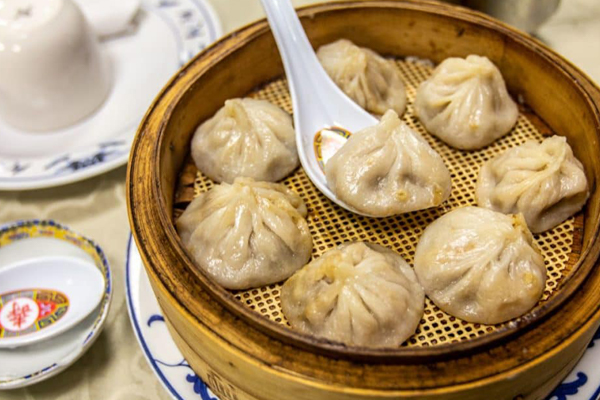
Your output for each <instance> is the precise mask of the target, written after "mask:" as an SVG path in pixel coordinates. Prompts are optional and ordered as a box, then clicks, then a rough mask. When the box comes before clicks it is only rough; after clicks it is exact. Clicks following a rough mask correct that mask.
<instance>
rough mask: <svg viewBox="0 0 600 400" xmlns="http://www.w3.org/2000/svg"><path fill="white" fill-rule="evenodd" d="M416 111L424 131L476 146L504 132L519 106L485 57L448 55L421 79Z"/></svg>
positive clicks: (460, 144) (459, 145) (468, 147)
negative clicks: (427, 77) (455, 56)
mask: <svg viewBox="0 0 600 400" xmlns="http://www.w3.org/2000/svg"><path fill="white" fill-rule="evenodd" d="M414 108H415V113H416V114H417V116H418V117H419V120H421V122H422V123H423V125H425V128H427V131H429V133H431V134H433V135H435V136H437V137H438V138H440V139H441V140H443V141H444V142H446V143H447V144H449V145H450V146H452V147H456V148H457V149H465V150H472V149H480V148H482V147H485V146H487V145H489V144H491V143H492V142H493V141H495V140H496V139H498V138H500V137H501V136H504V135H505V134H506V133H508V132H509V131H510V130H511V129H512V127H513V126H514V125H515V123H516V122H517V118H518V116H519V110H518V107H517V105H516V103H515V102H514V101H513V100H512V99H511V98H510V95H509V94H508V91H507V90H506V84H505V83H504V78H502V75H501V74H500V71H499V70H498V68H496V66H495V65H494V64H493V63H492V62H491V61H490V60H489V59H487V58H486V57H480V56H475V55H470V56H468V57H467V58H466V59H464V58H448V59H446V60H444V61H443V62H442V63H441V64H440V65H438V66H437V67H436V68H435V70H434V71H433V74H432V75H431V76H430V77H429V79H427V80H426V81H424V82H423V83H421V85H420V86H419V88H418V90H417V96H416V99H415V104H414Z"/></svg>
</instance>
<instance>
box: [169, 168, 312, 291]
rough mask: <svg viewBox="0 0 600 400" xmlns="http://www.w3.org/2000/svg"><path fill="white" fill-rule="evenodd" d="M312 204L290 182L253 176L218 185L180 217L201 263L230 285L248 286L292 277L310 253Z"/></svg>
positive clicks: (180, 225) (184, 238) (179, 225)
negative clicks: (309, 206)
mask: <svg viewBox="0 0 600 400" xmlns="http://www.w3.org/2000/svg"><path fill="white" fill-rule="evenodd" d="M306 214H307V211H306V206H305V205H304V202H303V201H302V199H301V198H300V197H299V196H298V195H297V194H296V193H294V192H292V191H291V190H290V189H288V188H287V187H285V186H283V185H281V184H277V183H268V182H256V181H254V180H253V179H251V178H237V179H236V180H235V181H234V182H233V184H227V183H223V184H221V185H216V186H215V187H213V188H212V189H211V190H209V191H208V192H204V193H201V194H200V195H199V196H198V197H196V198H195V199H194V200H193V201H192V202H191V203H190V205H189V206H188V207H187V209H186V210H185V212H184V213H183V214H182V215H181V216H180V217H179V219H178V220H177V230H178V232H179V235H180V237H181V240H182V241H183V244H184V246H185V248H186V249H187V250H188V251H189V252H190V253H191V255H192V256H193V258H194V259H195V261H196V262H197V265H198V266H199V267H200V268H201V269H202V270H204V271H205V272H206V273H207V274H208V275H209V276H211V277H212V278H213V279H214V280H215V281H217V282H218V283H219V284H221V285H222V286H223V287H225V288H227V289H248V288H253V287H258V286H263V285H268V284H271V283H274V282H279V281H281V280H283V279H286V278H287V277H289V276H290V275H291V274H292V273H294V271H296V270H297V269H298V268H300V267H302V266H303V265H304V264H306V262H307V261H308V260H309V259H310V254H311V251H312V238H311V234H310V231H309V229H308V224H307V222H306V219H305V217H306Z"/></svg>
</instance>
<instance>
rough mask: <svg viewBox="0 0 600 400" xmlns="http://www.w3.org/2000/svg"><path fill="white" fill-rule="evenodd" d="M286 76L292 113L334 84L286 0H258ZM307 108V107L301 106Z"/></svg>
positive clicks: (289, 2)
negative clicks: (269, 27) (265, 15)
mask: <svg viewBox="0 0 600 400" xmlns="http://www.w3.org/2000/svg"><path fill="white" fill-rule="evenodd" d="M261 2H262V5H263V8H264V10H265V12H266V14H267V19H268V21H269V25H270V26H271V30H272V32H273V36H274V37H275V42H276V43H277V47H278V48H279V53H280V55H281V59H282V60H283V67H284V69H285V74H286V76H287V79H288V86H289V88H290V95H291V97H292V103H293V107H294V113H296V112H297V111H298V110H297V109H296V107H298V104H299V103H300V102H302V104H303V105H305V104H310V103H311V97H312V99H313V101H314V98H315V94H316V93H323V92H326V90H332V91H337V90H338V88H337V86H336V85H335V84H333V82H332V81H331V80H330V79H329V76H328V75H327V73H326V72H325V70H324V69H323V67H322V66H321V63H320V62H319V60H318V58H317V55H316V54H315V52H314V50H313V48H312V46H311V44H310V42H309V41H308V38H307V37H306V33H305V32H304V29H303V28H302V24H301V23H300V19H299V18H298V16H297V15H296V11H295V10H294V7H293V6H292V3H291V1H290V0H261ZM303 111H308V110H303Z"/></svg>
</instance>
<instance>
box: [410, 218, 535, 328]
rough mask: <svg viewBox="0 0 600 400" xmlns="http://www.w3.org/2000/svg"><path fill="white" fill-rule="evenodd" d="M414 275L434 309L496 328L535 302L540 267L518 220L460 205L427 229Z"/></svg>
mask: <svg viewBox="0 0 600 400" xmlns="http://www.w3.org/2000/svg"><path fill="white" fill-rule="evenodd" d="M415 272H416V274H417V277H418V278H419V282H421V285H423V288H424V289H425V293H426V294H427V296H428V297H429V298H430V299H431V300H432V301H433V302H434V303H435V305H437V306H438V307H439V308H440V309H442V310H444V311H445V312H447V313H448V314H450V315H453V316H455V317H458V318H461V319H464V320H466V321H469V322H475V323H481V324H497V323H501V322H504V321H508V320H511V319H513V318H516V317H519V316H521V315H523V314H525V313H526V312H527V311H529V310H530V309H531V308H533V306H535V304H536V303H537V302H538V301H539V299H540V297H541V296H542V293H543V291H544V287H545V284H546V266H545V264H544V259H543V257H542V255H541V253H540V251H539V250H538V248H537V247H536V245H535V243H534V241H533V237H532V235H531V232H530V231H529V229H528V228H527V224H526V223H525V220H524V219H523V216H522V215H520V214H518V215H505V214H502V213H499V212H495V211H491V210H487V209H485V208H479V207H463V208H458V209H455V210H454V211H451V212H449V213H448V214H445V215H444V216H442V217H440V218H438V219H437V220H436V221H434V222H433V223H432V224H431V225H429V226H428V227H427V228H426V229H425V231H424V232H423V235H422V236H421V239H420V240H419V244H418V245H417V250H416V252H415Z"/></svg>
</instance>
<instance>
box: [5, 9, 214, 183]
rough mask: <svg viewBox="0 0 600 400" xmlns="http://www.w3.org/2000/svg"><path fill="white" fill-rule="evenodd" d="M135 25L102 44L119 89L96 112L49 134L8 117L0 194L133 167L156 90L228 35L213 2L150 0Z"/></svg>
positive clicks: (70, 181) (115, 88) (115, 87)
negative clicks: (132, 153)
mask: <svg viewBox="0 0 600 400" xmlns="http://www.w3.org/2000/svg"><path fill="white" fill-rule="evenodd" d="M134 26H135V29H134V31H133V32H128V33H126V34H124V35H121V36H118V37H111V38H109V39H106V40H103V41H102V42H101V43H100V46H101V48H102V50H103V52H104V53H105V54H106V55H107V56H108V59H109V61H110V68H111V76H112V89H111V91H110V93H109V94H108V97H107V98H106V100H105V101H104V103H103V104H102V105H101V106H100V107H99V108H98V109H97V110H96V111H95V112H94V113H93V114H91V115H89V116H88V117H86V118H85V119H83V120H82V121H80V122H78V123H76V124H74V125H72V126H70V127H68V128H64V129H60V130H55V131H50V132H44V133H39V132H36V133H34V132H27V131H22V130H19V129H17V128H14V127H13V126H11V125H10V124H8V123H7V122H6V121H3V120H1V119H0V142H1V143H2V146H0V190H26V189H41V188H45V187H52V186H59V185H63V184H67V183H72V182H76V181H79V180H82V179H85V178H89V177H92V176H95V175H99V174H101V173H104V172H107V171H109V170H111V169H113V168H116V167H118V166H121V165H123V164H125V163H126V162H127V159H128V157H129V149H130V147H131V142H132V141H133V137H134V135H135V131H136V129H137V126H138V124H139V122H140V120H141V118H142V116H143V115H144V114H145V112H146V110H147V108H148V106H149V105H150V103H151V102H152V100H153V99H154V96H155V95H156V93H158V92H159V91H160V89H161V88H162V86H163V85H164V84H165V83H166V82H167V81H168V80H169V78H170V77H171V76H172V75H173V74H174V73H175V72H176V71H177V69H178V68H179V67H180V66H181V65H183V64H184V63H185V62H187V61H188V60H189V59H190V58H191V57H192V56H194V55H195V54H196V53H198V52H199V51H201V50H202V49H204V48H205V47H206V46H208V45H209V44H211V43H212V42H213V41H215V40H216V39H217V38H218V37H219V36H220V35H221V27H220V23H219V21H218V19H217V17H216V14H215V13H214V11H213V10H212V8H211V6H210V5H209V4H208V2H207V1H206V0H170V1H162V0H142V5H141V8H140V11H139V13H138V15H137V16H136V18H135V24H134Z"/></svg>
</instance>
